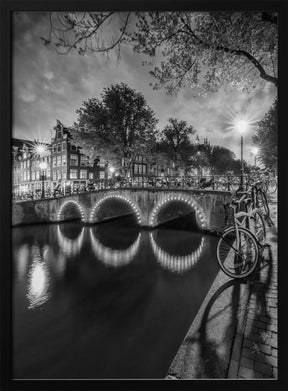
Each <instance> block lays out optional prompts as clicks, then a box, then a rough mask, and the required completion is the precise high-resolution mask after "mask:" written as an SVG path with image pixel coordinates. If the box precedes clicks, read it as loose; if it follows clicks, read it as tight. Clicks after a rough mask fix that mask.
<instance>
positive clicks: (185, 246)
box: [12, 221, 218, 379]
mask: <svg viewBox="0 0 288 391" xmlns="http://www.w3.org/2000/svg"><path fill="white" fill-rule="evenodd" d="M12 235H13V238H12V240H13V250H14V251H13V253H14V257H13V265H14V268H13V270H14V294H13V328H14V334H13V337H14V338H13V342H14V344H13V345H14V346H13V348H14V349H13V359H14V378H17V379H19V378H32V379H35V378H38V379H39V378H45V379H76V378H78V379H99V378H101V379H109V378H141V379H144V378H163V377H165V375H166V372H167V370H168V368H169V366H170V364H171V362H172V360H173V358H174V356H175V354H176V352H177V350H178V348H179V346H180V344H181V342H182V340H183V338H184V337H185V334H186V333H187V331H188V329H189V327H190V325H191V323H192V321H193V319H194V317H195V315H196V313H197V310H198V309H199V307H200V305H201V303H202V301H203V299H204V298H205V295H206V294H207V291H208V289H209V288H210V286H211V284H212V282H213V280H214V277H215V275H216V273H217V271H218V266H217V262H216V260H215V246H216V243H215V239H214V238H211V237H204V236H202V234H199V233H191V232H185V231H176V230H174V231H172V230H167V229H161V230H160V229H159V230H155V231H153V232H147V231H140V230H139V229H138V228H137V227H133V226H131V225H130V224H128V222H125V221H121V222H113V223H106V224H103V225H98V226H97V227H93V228H89V227H83V226H81V225H80V224H78V223H66V224H62V225H50V226H47V225H46V226H44V225H43V226H34V227H32V226H31V227H25V228H24V227H23V228H20V227H19V228H13V232H12Z"/></svg>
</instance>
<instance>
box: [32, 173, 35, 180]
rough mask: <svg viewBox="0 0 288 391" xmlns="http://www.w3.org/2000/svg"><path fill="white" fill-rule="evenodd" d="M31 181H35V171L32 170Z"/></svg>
mask: <svg viewBox="0 0 288 391" xmlns="http://www.w3.org/2000/svg"><path fill="white" fill-rule="evenodd" d="M32 181H35V171H32Z"/></svg>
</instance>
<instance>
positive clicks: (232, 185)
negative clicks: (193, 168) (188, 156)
mask: <svg viewBox="0 0 288 391" xmlns="http://www.w3.org/2000/svg"><path fill="white" fill-rule="evenodd" d="M253 179H254V178H253ZM253 179H251V177H249V176H245V177H244V185H245V187H247V186H248V185H249V184H250V183H251V180H253ZM239 185H240V176H237V175H204V176H203V175H202V176H182V177H173V176H166V177H165V176H147V177H144V176H143V177H134V178H124V177H122V178H120V177H115V178H110V179H98V180H89V182H88V183H87V184H86V185H80V186H74V187H72V186H66V188H65V189H64V188H63V187H60V186H59V188H56V189H54V190H45V198H55V197H64V196H68V195H72V194H80V193H86V192H93V191H97V190H109V189H111V190H112V189H132V188H145V189H171V190H180V189H183V190H195V189H207V190H218V191H236V190H237V189H238V188H239ZM41 193H42V192H41V190H39V189H38V190H37V191H36V192H33V193H32V192H28V193H25V194H21V195H17V196H15V195H14V196H13V198H12V199H13V201H16V202H20V201H28V200H37V199H41V198H42V197H41Z"/></svg>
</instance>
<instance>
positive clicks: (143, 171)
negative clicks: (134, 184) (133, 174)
mask: <svg viewBox="0 0 288 391" xmlns="http://www.w3.org/2000/svg"><path fill="white" fill-rule="evenodd" d="M142 173H143V174H144V175H145V174H146V165H145V164H143V166H142Z"/></svg>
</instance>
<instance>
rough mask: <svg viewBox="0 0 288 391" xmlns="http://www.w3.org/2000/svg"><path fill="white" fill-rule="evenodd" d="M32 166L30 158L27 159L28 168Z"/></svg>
mask: <svg viewBox="0 0 288 391" xmlns="http://www.w3.org/2000/svg"><path fill="white" fill-rule="evenodd" d="M29 167H30V160H27V168H29Z"/></svg>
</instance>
